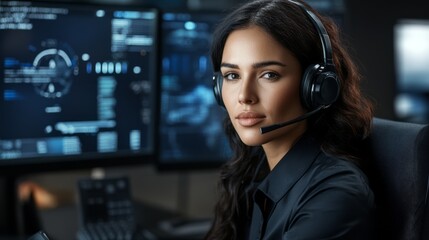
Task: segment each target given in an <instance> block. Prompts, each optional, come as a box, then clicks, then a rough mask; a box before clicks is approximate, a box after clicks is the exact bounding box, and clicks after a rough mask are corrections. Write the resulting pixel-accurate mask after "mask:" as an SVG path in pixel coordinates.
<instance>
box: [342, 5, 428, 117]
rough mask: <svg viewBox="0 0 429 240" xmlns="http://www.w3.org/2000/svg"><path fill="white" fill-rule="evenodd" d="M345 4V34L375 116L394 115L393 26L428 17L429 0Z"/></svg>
mask: <svg viewBox="0 0 429 240" xmlns="http://www.w3.org/2000/svg"><path fill="white" fill-rule="evenodd" d="M345 1H347V0H345ZM346 6H347V14H346V27H347V28H346V34H347V35H348V36H347V37H348V39H349V40H350V44H351V45H352V46H353V54H354V56H355V57H356V60H357V62H358V64H359V66H360V69H361V72H362V74H363V83H362V88H363V90H364V92H366V93H367V95H369V96H370V97H371V98H372V99H373V100H374V102H375V107H376V108H375V109H376V112H375V113H376V116H378V117H385V118H389V119H395V114H394V105H393V103H394V97H395V81H396V80H395V69H394V61H395V59H394V52H393V26H394V24H395V23H396V21H397V20H398V19H401V18H408V19H425V18H426V19H429V1H425V0H408V1H397V0H395V1H356V0H348V1H347V3H346Z"/></svg>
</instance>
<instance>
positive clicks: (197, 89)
mask: <svg viewBox="0 0 429 240" xmlns="http://www.w3.org/2000/svg"><path fill="white" fill-rule="evenodd" d="M221 18H222V16H221V14H220V13H213V12H209V13H208V12H198V13H197V12H169V13H164V14H163V16H162V26H161V28H162V29H161V31H162V35H163V39H162V48H161V54H162V56H161V57H162V59H161V61H162V62H161V117H160V135H159V148H160V150H159V154H160V156H159V161H160V163H161V165H169V164H172V165H175V164H178V165H180V164H186V163H189V164H191V165H192V164H194V165H195V166H204V164H207V163H223V162H224V161H226V160H227V159H228V158H229V155H230V153H231V150H230V148H229V143H228V141H227V139H226V137H225V134H224V130H223V120H224V118H225V117H226V111H224V110H223V109H221V107H219V106H218V105H217V104H216V101H215V98H214V95H213V90H212V76H213V69H212V66H211V60H210V57H209V49H210V45H211V40H212V33H213V30H214V28H215V26H216V24H217V23H218V22H219V21H220V20H221Z"/></svg>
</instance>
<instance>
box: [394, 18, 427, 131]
mask: <svg viewBox="0 0 429 240" xmlns="http://www.w3.org/2000/svg"><path fill="white" fill-rule="evenodd" d="M394 54H395V73H396V89H397V95H396V99H395V113H396V116H397V117H398V118H399V119H401V120H405V121H411V122H418V123H427V122H429V68H428V62H429V20H421V19H420V20H418V19H401V20H399V21H398V22H397V23H396V24H395V25H394Z"/></svg>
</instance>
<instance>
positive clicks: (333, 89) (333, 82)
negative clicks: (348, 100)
mask: <svg viewBox="0 0 429 240" xmlns="http://www.w3.org/2000/svg"><path fill="white" fill-rule="evenodd" d="M339 94H340V84H339V81H338V77H337V74H336V73H335V72H334V71H332V70H329V69H326V67H325V66H322V65H319V64H314V65H310V66H309V67H307V69H306V70H305V72H304V74H303V76H302V80H301V101H302V103H303V105H304V107H306V108H307V109H309V110H313V109H316V108H318V107H320V106H325V107H327V106H330V105H331V104H332V103H334V102H335V101H336V100H337V99H338V96H339Z"/></svg>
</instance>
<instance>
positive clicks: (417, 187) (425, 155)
mask: <svg viewBox="0 0 429 240" xmlns="http://www.w3.org/2000/svg"><path fill="white" fill-rule="evenodd" d="M364 154H365V155H366V157H367V160H368V166H367V167H368V169H367V170H368V171H367V173H368V178H369V181H370V184H371V186H372V188H373V191H374V195H375V201H376V204H377V217H376V221H377V231H378V238H377V239H387V240H428V239H429V207H428V203H427V201H428V187H429V185H428V177H429V126H428V125H421V124H413V123H404V122H398V121H392V120H387V119H381V118H374V119H373V128H372V131H371V134H370V136H369V137H368V138H367V139H366V140H365V141H364Z"/></svg>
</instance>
